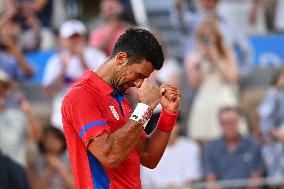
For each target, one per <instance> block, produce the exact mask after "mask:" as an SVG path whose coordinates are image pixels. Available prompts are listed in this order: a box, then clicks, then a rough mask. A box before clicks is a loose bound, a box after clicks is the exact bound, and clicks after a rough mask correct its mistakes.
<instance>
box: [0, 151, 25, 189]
mask: <svg viewBox="0 0 284 189" xmlns="http://www.w3.org/2000/svg"><path fill="white" fill-rule="evenodd" d="M0 187H1V189H29V188H30V186H29V181H28V176H27V173H26V171H25V169H24V168H23V167H22V166H21V165H19V164H18V163H16V162H14V161H13V160H11V159H10V158H8V157H7V156H5V155H3V154H2V153H1V151H0Z"/></svg>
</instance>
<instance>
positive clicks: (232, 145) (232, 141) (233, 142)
mask: <svg viewBox="0 0 284 189" xmlns="http://www.w3.org/2000/svg"><path fill="white" fill-rule="evenodd" d="M225 140H226V143H227V145H228V148H229V149H231V150H234V149H236V147H237V146H238V145H239V141H240V137H238V136H235V137H231V138H225Z"/></svg>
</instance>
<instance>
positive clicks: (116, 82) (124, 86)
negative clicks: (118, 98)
mask: <svg viewBox="0 0 284 189" xmlns="http://www.w3.org/2000/svg"><path fill="white" fill-rule="evenodd" d="M154 70H155V69H154V67H153V65H152V63H150V62H149V61H147V60H141V61H140V62H137V63H132V64H129V62H127V63H125V64H123V65H120V66H118V67H116V68H114V71H113V75H112V78H111V84H112V86H113V87H114V88H115V89H116V90H117V91H119V92H120V93H122V94H123V93H125V92H126V91H127V90H128V89H129V88H130V87H136V88H140V87H141V85H142V83H143V81H144V79H145V78H148V77H149V76H150V74H151V73H152V72H153V71H154Z"/></svg>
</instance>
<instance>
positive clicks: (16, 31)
mask: <svg viewBox="0 0 284 189" xmlns="http://www.w3.org/2000/svg"><path fill="white" fill-rule="evenodd" d="M0 26H1V27H0V69H3V70H4V71H5V72H7V73H8V74H9V77H10V78H11V79H12V80H21V79H23V78H24V77H31V76H32V75H33V70H32V68H31V67H30V65H29V63H28V62H27V60H26V59H25V57H24V53H23V51H22V49H20V48H19V47H18V36H19V35H20V32H21V28H20V25H19V23H18V22H16V20H15V17H9V16H7V17H3V18H2V20H1V23H0Z"/></svg>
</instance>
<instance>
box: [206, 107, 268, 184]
mask: <svg viewBox="0 0 284 189" xmlns="http://www.w3.org/2000/svg"><path fill="white" fill-rule="evenodd" d="M219 121H220V124H221V127H222V131H223V136H222V137H221V138H219V139H217V140H214V141H211V142H209V143H208V144H207V145H206V146H205V148H204V176H205V179H206V181H212V182H214V181H221V180H233V179H249V178H254V179H256V178H260V176H261V175H262V173H263V168H262V158H261V148H260V145H259V144H258V143H256V142H255V141H254V140H253V139H252V138H248V137H244V136H241V135H240V133H239V131H238V130H239V126H240V125H239V124H240V122H239V121H240V115H239V111H238V110H237V109H236V108H235V107H224V108H222V109H221V110H220V112H219Z"/></svg>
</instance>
